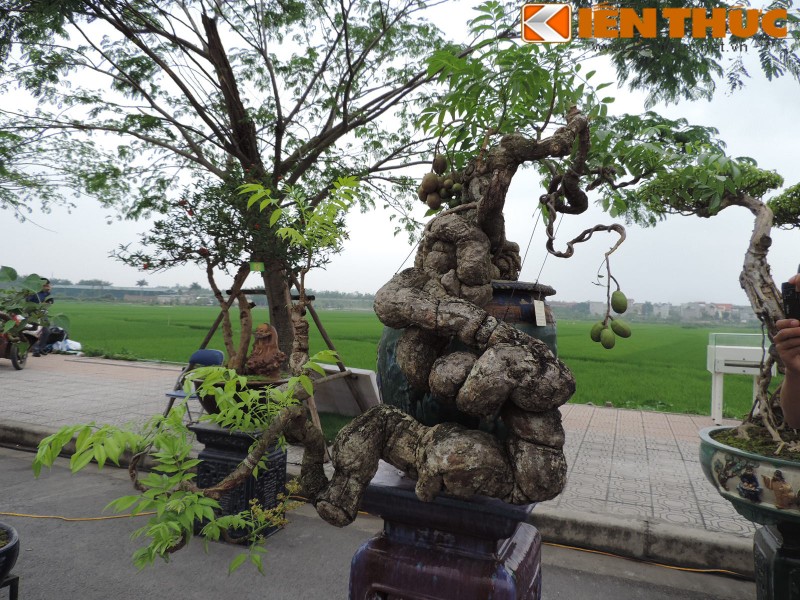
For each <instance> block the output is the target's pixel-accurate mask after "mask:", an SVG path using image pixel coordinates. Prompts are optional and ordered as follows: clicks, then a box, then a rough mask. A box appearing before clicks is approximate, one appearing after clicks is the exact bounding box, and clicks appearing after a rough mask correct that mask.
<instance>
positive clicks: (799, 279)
mask: <svg viewBox="0 0 800 600" xmlns="http://www.w3.org/2000/svg"><path fill="white" fill-rule="evenodd" d="M788 283H793V284H794V289H796V290H797V291H798V292H800V273H795V274H794V275H792V276H791V277H789V280H788Z"/></svg>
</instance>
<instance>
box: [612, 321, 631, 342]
mask: <svg viewBox="0 0 800 600" xmlns="http://www.w3.org/2000/svg"><path fill="white" fill-rule="evenodd" d="M611 329H612V331H613V332H614V333H616V334H617V335H618V336H619V337H621V338H629V337H631V327H630V325H628V324H627V323H626V322H625V321H623V320H621V319H614V320H613V321H611Z"/></svg>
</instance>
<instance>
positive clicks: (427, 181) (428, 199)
mask: <svg viewBox="0 0 800 600" xmlns="http://www.w3.org/2000/svg"><path fill="white" fill-rule="evenodd" d="M431 167H432V169H433V170H432V171H431V172H430V173H426V174H425V176H424V177H423V178H422V182H421V183H420V185H419V187H418V188H417V197H418V198H419V199H420V201H421V202H424V203H425V204H427V205H428V208H430V209H431V210H438V209H440V208H441V207H442V204H443V203H445V202H446V203H447V205H448V207H450V208H453V207H455V206H458V205H459V204H461V190H462V185H461V182H460V181H458V175H457V173H456V172H455V171H451V172H450V173H448V174H447V175H445V171H447V167H448V164H447V158H446V157H445V156H444V155H443V154H437V155H436V156H434V157H433V164H432V165H431Z"/></svg>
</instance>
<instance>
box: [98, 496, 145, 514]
mask: <svg viewBox="0 0 800 600" xmlns="http://www.w3.org/2000/svg"><path fill="white" fill-rule="evenodd" d="M139 500H141V496H123V497H122V498H117V499H116V500H112V501H111V502H109V503H108V504H106V506H105V508H104V509H103V510H109V509H110V510H113V511H114V512H124V511H126V510H128V509H129V508H130V507H131V506H133V505H134V504H136V503H137V502H138V501H139Z"/></svg>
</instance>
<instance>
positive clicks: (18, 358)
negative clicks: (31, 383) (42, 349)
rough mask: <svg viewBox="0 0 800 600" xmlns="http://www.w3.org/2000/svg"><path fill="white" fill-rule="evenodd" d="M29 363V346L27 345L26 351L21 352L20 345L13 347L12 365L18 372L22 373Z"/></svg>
mask: <svg viewBox="0 0 800 600" xmlns="http://www.w3.org/2000/svg"><path fill="white" fill-rule="evenodd" d="M26 362H28V345H27V344H25V349H24V350H20V347H19V344H14V345H12V346H11V365H12V366H13V367H14V368H15V369H16V370H17V371H21V370H22V369H24V368H25V363H26Z"/></svg>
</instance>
